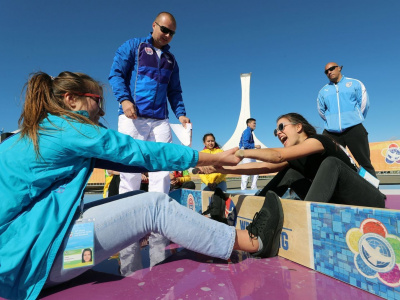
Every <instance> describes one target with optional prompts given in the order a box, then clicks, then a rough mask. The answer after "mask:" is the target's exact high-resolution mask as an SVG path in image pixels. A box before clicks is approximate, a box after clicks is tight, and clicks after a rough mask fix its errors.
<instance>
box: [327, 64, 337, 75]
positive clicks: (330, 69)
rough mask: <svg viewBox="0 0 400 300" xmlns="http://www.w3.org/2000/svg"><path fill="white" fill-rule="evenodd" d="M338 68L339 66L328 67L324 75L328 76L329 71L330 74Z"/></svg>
mask: <svg viewBox="0 0 400 300" xmlns="http://www.w3.org/2000/svg"><path fill="white" fill-rule="evenodd" d="M338 67H339V66H333V67H330V68H328V69H326V70H325V74H326V75H328V72H329V71H331V72H332V71H333V70H335V69H336V68H338Z"/></svg>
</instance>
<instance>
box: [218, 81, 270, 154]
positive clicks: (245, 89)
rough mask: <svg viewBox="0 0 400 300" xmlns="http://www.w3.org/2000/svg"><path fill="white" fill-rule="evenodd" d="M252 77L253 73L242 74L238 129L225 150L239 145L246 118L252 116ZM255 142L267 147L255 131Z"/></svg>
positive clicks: (245, 126) (224, 147) (226, 144)
mask: <svg viewBox="0 0 400 300" xmlns="http://www.w3.org/2000/svg"><path fill="white" fill-rule="evenodd" d="M250 78H251V73H244V74H240V82H241V84H242V104H241V108H240V114H239V120H238V123H237V125H236V129H235V131H234V133H233V135H232V136H231V138H230V139H229V140H228V141H227V142H226V143H225V145H224V146H223V147H222V149H223V150H229V149H232V148H234V147H239V142H240V138H241V137H242V133H243V131H244V130H245V129H246V128H247V125H246V120H247V119H248V118H251V115H250ZM253 137H254V144H255V145H260V146H261V148H267V146H265V145H264V144H263V143H261V142H260V141H259V139H258V138H257V137H256V135H255V134H254V132H253Z"/></svg>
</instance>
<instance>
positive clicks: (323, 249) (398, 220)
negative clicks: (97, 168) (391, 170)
mask: <svg viewBox="0 0 400 300" xmlns="http://www.w3.org/2000/svg"><path fill="white" fill-rule="evenodd" d="M212 195H213V193H212V192H202V191H194V190H178V191H175V194H174V195H171V197H172V198H174V199H176V200H177V201H178V202H180V203H181V204H182V205H184V206H187V207H188V208H190V209H192V210H194V211H197V212H201V211H204V210H206V208H207V206H208V205H209V202H210V200H211V196H212ZM227 195H228V196H229V199H228V200H227V201H226V211H225V215H226V217H227V218H228V223H230V225H232V226H235V227H236V228H237V229H245V228H246V226H247V225H248V224H249V223H250V222H251V221H252V219H253V216H254V214H255V213H256V212H257V211H259V210H260V208H261V207H262V205H263V203H264V198H263V197H256V196H246V195H235V194H227ZM281 201H282V207H283V211H284V225H283V230H282V234H281V246H280V250H279V254H278V255H279V256H281V257H284V258H286V259H289V260H291V261H293V262H296V263H298V264H301V265H303V266H306V267H308V268H310V269H312V270H315V271H318V272H320V273H323V274H325V275H327V276H330V277H332V278H335V279H337V280H341V281H344V282H346V283H348V284H350V285H353V286H355V287H358V288H360V289H363V290H365V291H367V292H370V293H372V294H375V295H377V296H380V297H383V298H386V299H400V211H398V210H391V209H377V208H369V207H357V206H347V205H335V204H324V203H313V202H304V201H295V200H287V199H281Z"/></svg>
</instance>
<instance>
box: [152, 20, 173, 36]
mask: <svg viewBox="0 0 400 300" xmlns="http://www.w3.org/2000/svg"><path fill="white" fill-rule="evenodd" d="M154 23H156V24H157V25H158V26H160V30H161V32H162V33H165V34H168V33H169V35H170V36H173V35H174V34H175V31H173V30H171V29H168V28H167V27H165V26H161V25H160V24H158V23H157V22H154Z"/></svg>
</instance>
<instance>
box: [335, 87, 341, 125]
mask: <svg viewBox="0 0 400 300" xmlns="http://www.w3.org/2000/svg"><path fill="white" fill-rule="evenodd" d="M338 84H339V83H336V84H335V88H336V99H337V105H338V114H339V130H340V132H342V121H341V118H340V102H339V85H338Z"/></svg>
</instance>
